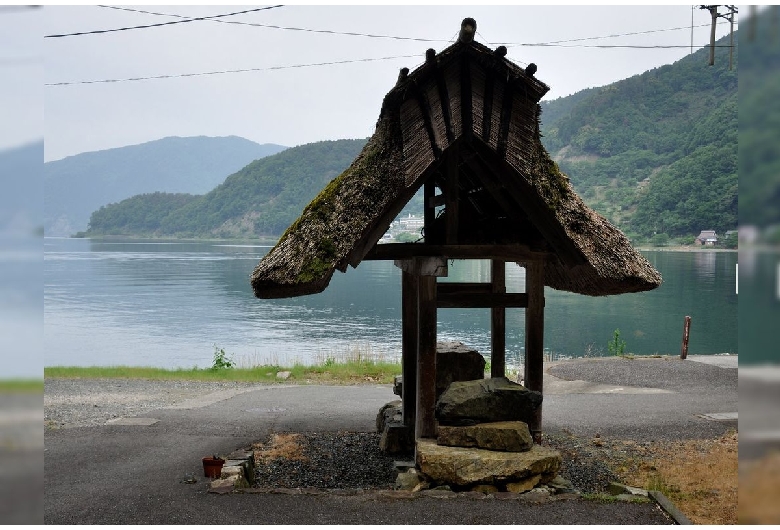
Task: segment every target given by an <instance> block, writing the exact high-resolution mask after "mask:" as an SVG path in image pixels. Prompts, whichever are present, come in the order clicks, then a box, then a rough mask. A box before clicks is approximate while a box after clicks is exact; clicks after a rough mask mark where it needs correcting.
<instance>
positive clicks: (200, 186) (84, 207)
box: [43, 136, 286, 236]
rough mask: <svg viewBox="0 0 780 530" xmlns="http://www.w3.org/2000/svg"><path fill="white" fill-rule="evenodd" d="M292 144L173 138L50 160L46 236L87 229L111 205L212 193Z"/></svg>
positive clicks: (46, 176) (46, 169) (46, 181)
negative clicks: (158, 195)
mask: <svg viewBox="0 0 780 530" xmlns="http://www.w3.org/2000/svg"><path fill="white" fill-rule="evenodd" d="M284 149H286V147H284V146H281V145H274V144H263V145H260V144H257V143H255V142H251V141H249V140H246V139H245V138H239V137H237V136H228V137H206V136H198V137H187V138H180V137H168V138H163V139H161V140H155V141H152V142H147V143H143V144H139V145H131V146H127V147H119V148H115V149H107V150H104V151H95V152H90V153H82V154H79V155H75V156H70V157H67V158H64V159H62V160H57V161H53V162H47V163H46V164H44V165H43V172H44V193H43V198H44V200H43V203H44V211H45V216H44V217H45V218H44V230H45V233H46V235H52V236H70V235H73V234H74V233H75V232H78V231H81V230H86V228H87V222H88V220H89V216H90V214H91V213H92V212H93V211H95V210H96V209H98V208H99V207H100V206H103V205H105V204H108V203H111V202H116V201H121V200H122V199H126V198H129V197H132V196H133V195H137V194H142V193H153V192H167V193H189V194H198V193H206V192H207V191H209V190H211V189H212V188H213V187H214V186H216V185H217V184H219V183H220V182H222V180H224V178H225V176H227V175H229V174H231V173H233V172H235V171H237V170H238V169H240V168H242V167H244V166H245V165H247V164H248V163H249V162H251V161H253V160H257V159H259V158H263V157H265V156H268V155H272V154H276V153H278V152H280V151H282V150H284Z"/></svg>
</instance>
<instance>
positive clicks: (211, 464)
mask: <svg viewBox="0 0 780 530" xmlns="http://www.w3.org/2000/svg"><path fill="white" fill-rule="evenodd" d="M224 465H225V461H224V460H223V459H222V458H214V457H213V456H206V457H203V474H204V475H205V476H206V477H208V478H219V477H220V475H222V466H224Z"/></svg>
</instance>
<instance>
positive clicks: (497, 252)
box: [363, 243, 547, 262]
mask: <svg viewBox="0 0 780 530" xmlns="http://www.w3.org/2000/svg"><path fill="white" fill-rule="evenodd" d="M424 256H440V257H443V258H445V259H502V260H504V261H523V262H524V261H536V260H542V259H545V258H546V256H547V253H546V252H539V251H534V250H531V249H530V248H529V247H527V246H526V245H494V244H491V245H428V244H425V243H387V244H384V245H376V246H375V247H374V248H373V249H371V250H370V251H369V252H368V254H366V255H365V257H364V258H363V259H364V260H408V259H411V258H414V257H424Z"/></svg>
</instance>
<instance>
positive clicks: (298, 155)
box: [87, 139, 366, 238]
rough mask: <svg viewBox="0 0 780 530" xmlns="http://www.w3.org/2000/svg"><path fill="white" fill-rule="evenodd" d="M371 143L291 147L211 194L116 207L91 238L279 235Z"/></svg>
mask: <svg viewBox="0 0 780 530" xmlns="http://www.w3.org/2000/svg"><path fill="white" fill-rule="evenodd" d="M365 143H366V140H365V139H362V140H329V141H323V142H315V143H311V144H306V145H301V146H298V147H291V148H290V149H287V150H285V151H283V152H281V153H278V154H276V155H272V156H268V157H265V158H262V159H260V160H256V161H254V162H252V163H251V164H249V165H247V166H246V167H244V168H242V169H241V170H240V171H237V172H236V173H234V174H232V175H230V176H228V177H227V178H226V179H225V181H224V182H223V183H221V184H220V185H219V186H217V187H216V188H214V189H213V190H211V191H210V192H209V193H206V194H205V195H199V196H189V197H181V196H176V195H173V194H155V195H154V196H147V197H140V198H139V197H133V198H131V199H127V200H125V201H122V202H120V203H118V204H110V205H108V206H106V207H103V208H101V209H100V210H98V211H96V212H95V213H93V215H92V217H91V219H90V224H89V230H88V231H87V235H105V234H111V235H117V234H123V235H144V236H152V237H163V236H166V237H221V238H240V237H253V236H258V235H269V236H278V235H279V234H281V233H282V232H283V231H284V230H285V229H286V228H287V227H288V226H289V225H290V224H291V223H292V222H293V221H294V220H295V219H296V218H297V217H298V216H299V215H300V214H301V211H302V210H303V208H304V206H306V204H308V203H309V202H311V200H312V199H313V198H314V197H315V196H316V195H317V193H319V192H320V190H321V189H322V188H324V187H325V186H326V185H327V183H328V182H330V181H331V180H332V179H333V178H334V177H336V176H337V175H338V174H340V173H341V172H342V171H343V170H344V169H345V168H346V167H347V166H348V165H349V164H350V163H352V161H353V160H354V159H355V157H357V155H358V154H359V153H360V150H361V149H362V148H363V146H364V145H365ZM163 203H167V206H168V212H167V215H165V216H163V217H161V218H159V222H158V224H157V225H154V226H153V225H151V224H149V223H148V222H147V221H148V220H149V219H153V218H156V216H155V213H151V215H150V211H154V212H160V211H162V210H163V209H164V208H163V207H162V204H163ZM145 204H146V205H147V206H148V207H145V206H144V205H145ZM132 220H134V221H132Z"/></svg>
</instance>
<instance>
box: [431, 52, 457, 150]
mask: <svg viewBox="0 0 780 530" xmlns="http://www.w3.org/2000/svg"><path fill="white" fill-rule="evenodd" d="M434 76H435V77H436V88H437V89H438V91H439V101H440V102H441V116H442V118H443V119H444V127H445V129H446V131H447V142H448V143H449V144H450V145H452V142H454V141H455V132H454V131H453V129H452V110H451V109H450V94H449V91H448V90H447V82H446V81H445V80H444V74H443V73H442V71H441V69H440V68H438V67H437V68H436V69H435V70H434Z"/></svg>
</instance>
